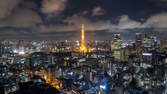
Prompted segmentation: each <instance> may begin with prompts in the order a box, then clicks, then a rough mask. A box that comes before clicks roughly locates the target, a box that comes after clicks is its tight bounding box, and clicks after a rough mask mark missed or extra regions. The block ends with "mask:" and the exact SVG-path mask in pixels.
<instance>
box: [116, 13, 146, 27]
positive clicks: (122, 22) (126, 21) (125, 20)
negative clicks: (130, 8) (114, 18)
mask: <svg viewBox="0 0 167 94" xmlns="http://www.w3.org/2000/svg"><path fill="white" fill-rule="evenodd" d="M148 27H149V24H145V23H144V24H142V23H141V22H138V21H135V20H132V19H130V18H129V16H128V15H122V16H121V17H120V19H119V23H118V24H117V25H115V26H114V28H117V29H136V28H138V29H139V28H148Z"/></svg>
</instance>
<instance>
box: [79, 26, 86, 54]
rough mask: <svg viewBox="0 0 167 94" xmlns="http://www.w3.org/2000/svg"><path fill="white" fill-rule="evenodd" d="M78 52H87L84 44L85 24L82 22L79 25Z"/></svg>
mask: <svg viewBox="0 0 167 94" xmlns="http://www.w3.org/2000/svg"><path fill="white" fill-rule="evenodd" d="M80 52H87V48H86V46H85V26H84V24H82V27H81V45H80Z"/></svg>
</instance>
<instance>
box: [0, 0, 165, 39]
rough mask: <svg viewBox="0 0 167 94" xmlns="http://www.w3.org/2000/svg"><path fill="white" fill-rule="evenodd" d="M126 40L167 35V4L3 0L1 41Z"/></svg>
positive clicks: (158, 0) (107, 0)
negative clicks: (116, 36)
mask: <svg viewBox="0 0 167 94" xmlns="http://www.w3.org/2000/svg"><path fill="white" fill-rule="evenodd" d="M81 24H85V26H86V33H87V37H88V39H105V40H106V39H111V38H112V35H113V33H118V32H119V33H121V34H122V35H123V37H124V38H130V37H132V36H134V34H135V33H136V32H141V33H145V32H151V33H157V34H159V37H165V36H166V35H167V0H0V39H61V40H62V39H78V38H79V33H80V32H79V30H80V25H81Z"/></svg>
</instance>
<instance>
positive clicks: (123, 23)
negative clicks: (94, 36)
mask: <svg viewBox="0 0 167 94" xmlns="http://www.w3.org/2000/svg"><path fill="white" fill-rule="evenodd" d="M118 22H119V23H118V24H112V23H111V21H110V20H97V21H94V20H91V19H89V18H87V17H84V16H80V15H73V16H72V17H68V18H66V19H65V20H64V23H67V24H65V25H51V26H48V27H43V28H41V30H43V31H45V32H46V31H79V30H80V27H81V24H85V27H86V30H87V31H101V30H107V31H112V32H117V31H118V32H123V31H128V29H141V28H148V27H149V25H148V24H142V23H140V22H137V21H135V20H132V19H130V18H129V17H128V16H127V15H122V16H121V17H120V18H119V19H118Z"/></svg>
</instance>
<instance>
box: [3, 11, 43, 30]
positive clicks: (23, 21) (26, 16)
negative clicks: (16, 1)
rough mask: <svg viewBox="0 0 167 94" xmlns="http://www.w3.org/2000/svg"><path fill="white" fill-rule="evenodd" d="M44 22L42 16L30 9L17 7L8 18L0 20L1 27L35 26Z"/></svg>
mask: <svg viewBox="0 0 167 94" xmlns="http://www.w3.org/2000/svg"><path fill="white" fill-rule="evenodd" d="M39 23H42V20H41V18H40V16H39V15H38V14H37V13H36V12H35V11H32V10H30V9H20V8H19V9H16V10H15V11H14V12H13V14H12V15H10V16H9V17H8V18H6V19H3V20H1V21H0V27H20V28H23V27H29V28H32V27H35V26H36V25H37V24H39Z"/></svg>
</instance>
